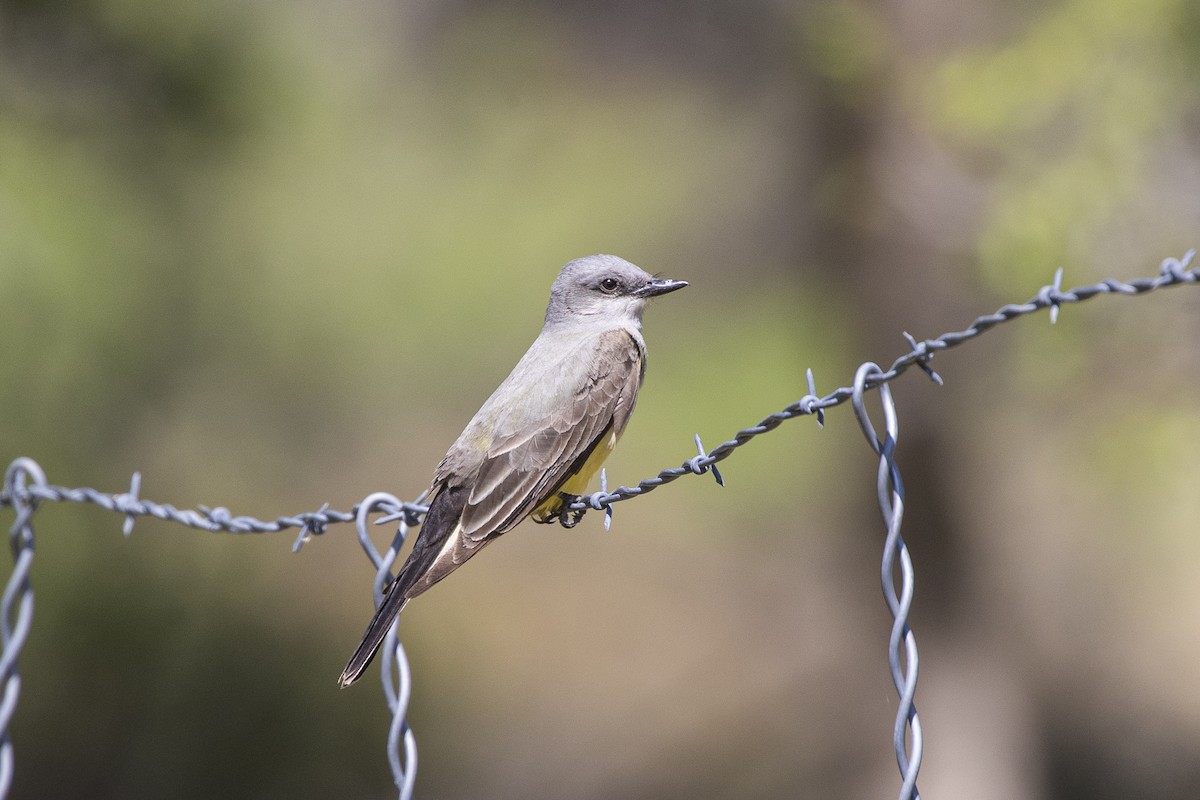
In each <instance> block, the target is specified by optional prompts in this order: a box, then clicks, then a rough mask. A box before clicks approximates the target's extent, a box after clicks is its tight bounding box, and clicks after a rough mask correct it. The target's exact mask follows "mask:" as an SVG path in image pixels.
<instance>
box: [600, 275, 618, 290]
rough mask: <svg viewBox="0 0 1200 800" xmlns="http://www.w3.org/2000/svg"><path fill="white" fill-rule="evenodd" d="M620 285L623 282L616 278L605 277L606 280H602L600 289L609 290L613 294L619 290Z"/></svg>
mask: <svg viewBox="0 0 1200 800" xmlns="http://www.w3.org/2000/svg"><path fill="white" fill-rule="evenodd" d="M620 286H621V282H620V281H618V280H617V279H616V278H605V279H604V280H602V281H600V291H602V292H607V293H608V294H612V293H613V292H615V291H617V289H619V288H620Z"/></svg>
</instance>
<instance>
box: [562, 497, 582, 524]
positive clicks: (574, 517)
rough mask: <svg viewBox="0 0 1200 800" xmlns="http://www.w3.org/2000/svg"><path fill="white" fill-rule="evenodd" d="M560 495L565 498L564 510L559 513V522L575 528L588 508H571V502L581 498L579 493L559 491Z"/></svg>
mask: <svg viewBox="0 0 1200 800" xmlns="http://www.w3.org/2000/svg"><path fill="white" fill-rule="evenodd" d="M558 496H559V497H561V498H562V500H563V510H562V511H560V512H559V513H558V524H559V525H562V526H563V527H564V528H574V527H575V526H576V525H578V524H579V520H581V519H583V515H584V514H586V513H587V509H586V508H579V509H575V510H572V509H571V504H572V503H574V502H575V501H576V500H578V499H579V495H577V494H567V493H565V492H559V493H558Z"/></svg>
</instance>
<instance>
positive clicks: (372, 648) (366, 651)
mask: <svg viewBox="0 0 1200 800" xmlns="http://www.w3.org/2000/svg"><path fill="white" fill-rule="evenodd" d="M391 588H392V589H397V587H396V583H395V582H393V583H392V585H391ZM404 595H405V592H403V591H399V590H397V591H390V592H388V593H387V594H386V595H384V597H383V602H382V603H380V605H379V608H378V609H377V610H376V611H375V616H374V617H372V618H371V624H369V625H368V626H367V632H366V633H364V634H363V638H362V641H361V642H359V643H358V648H357V649H356V650H355V651H354V655H352V656H350V661H349V662H348V663H347V664H346V668H345V669H344V670H342V677H341V678H339V679H338V684H339V685H340V686H341V687H342V688H343V689H345V688H346V687H347V686H349V685H350V684H352V683H354V682H355V681H356V680H358V679H359V677H361V676H362V674H363V671H364V670H365V669H366V668H367V666H368V665H369V664H370V663H371V659H373V658H375V653H377V652H378V651H379V645H380V644H382V643H383V637H385V636H387V632H388V631H389V630H391V627H392V625H393V624H394V623H395V622H396V620H397V619H399V618H400V612H401V611H402V610H403V609H404V606H406V605H407V604H408V598H407V597H405V596H404Z"/></svg>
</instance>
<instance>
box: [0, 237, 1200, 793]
mask: <svg viewBox="0 0 1200 800" xmlns="http://www.w3.org/2000/svg"><path fill="white" fill-rule="evenodd" d="M1194 255H1195V253H1194V251H1188V252H1187V253H1186V254H1185V255H1184V256H1183V258H1181V259H1176V258H1168V259H1165V260H1164V261H1163V262H1162V263H1161V265H1160V268H1159V274H1158V275H1157V276H1155V277H1152V278H1139V279H1136V280H1132V281H1129V282H1124V281H1118V280H1113V279H1109V280H1105V281H1101V282H1100V283H1096V284H1092V285H1089V286H1083V287H1078V288H1075V289H1069V290H1066V291H1064V290H1062V288H1061V284H1062V274H1063V273H1062V270H1061V269H1059V270H1058V271H1057V272H1056V273H1055V275H1054V280H1053V282H1052V283H1051V284H1049V285H1047V286H1043V287H1042V288H1041V289H1040V290H1038V292H1037V294H1035V295H1034V296H1033V297H1032V298H1031V299H1030V300H1028V301H1027V302H1025V303H1020V304H1009V305H1005V306H1002V307H1001V308H999V309H997V310H996V311H995V312H993V313H991V314H985V315H983V316H980V317H977V318H976V319H975V320H974V321H973V322H972V323H971V324H970V325H969V326H968V327H966V328H964V329H963V330H961V331H953V332H949V333H943V334H941V335H940V336H937V337H934V338H932V339H925V340H922V341H919V342H918V341H917V340H916V339H914V338H913V337H912V336H911V335H910V334H908V333H907V332H906V333H904V338H905V339H906V340H907V342H908V344H909V346H910V350H909V351H908V352H907V353H905V354H904V355H902V356H900V357H899V358H897V359H896V360H895V361H893V362H892V364H891V365H890V366H889V367H888V368H887V369H886V370H885V369H882V368H881V367H879V366H878V365H877V364H875V363H872V362H867V363H864V364H862V365H861V366H860V367H859V368H858V370H857V371H856V373H855V379H854V382H853V384H852V385H851V386H848V387H840V388H838V389H835V390H834V391H832V392H830V393H828V394H826V395H824V396H817V393H816V388H815V380H814V377H813V373H812V370H808V372H807V381H808V394H806V395H805V396H804V397H801V398H800V399H799V400H797V401H795V402H794V403H791V404H790V405H788V406H786V407H784V408H783V409H781V410H780V411H777V412H775V413H773V414H770V415H768V416H767V417H765V418H763V419H762V420H761V421H760V422H759V423H758V424H756V425H753V426H750V427H748V428H743V429H742V430H740V431H738V432H737V433H736V434H735V435H734V437H733V438H732V439H729V440H728V441H726V442H723V443H722V444H720V445H718V446H717V447H715V448H714V449H712V450H710V451H707V452H706V451H705V449H704V446H703V444H702V442H701V440H700V436H699V434H697V435H696V437H695V443H696V448H697V450H698V453H697V455H695V456H693V457H691V458H688V459H687V460H685V461H684V462H683V463H682V464H680V465H679V466H678V467H668V468H665V469H663V470H661V471H660V472H659V473H658V474H657V475H655V476H652V477H650V478H646V479H645V480H642V481H641V482H639V483H637V484H635V485H634V486H620V487H618V488H617V489H615V490H613V491H611V492H610V491H608V487H607V476H606V475H605V474H604V473H603V472H602V473H601V489H600V491H598V492H594V493H592V494H590V495H587V496H585V497H581V498H579V499H577V500H576V501H575V502H573V503H572V504H570V505H569V506H568V507H567V508H568V510H570V511H573V512H579V513H580V514H582V513H584V512H586V511H588V510H597V511H599V510H603V511H604V512H605V520H604V525H605V528H608V526H609V525H610V523H611V520H612V509H613V505H614V504H616V503H619V502H623V501H625V500H630V499H632V498H634V497H638V496H641V495H643V494H646V493H647V492H650V491H653V490H654V489H657V488H658V487H660V486H663V485H664V484H667V483H671V482H672V481H675V480H678V479H679V478H681V477H683V476H684V475H703V474H705V473H708V472H711V473H712V474H713V477H714V478H715V479H716V481H717V483H718V484H722V485H723V483H724V479H723V476H722V475H721V473H720V471H719V470H718V468H717V463H718V462H720V461H723V460H725V459H726V458H729V457H730V456H731V455H732V454H733V452H734V451H735V450H737V449H738V448H740V447H742V446H744V445H745V444H747V443H748V442H750V441H751V440H752V439H754V438H756V437H758V436H761V435H762V434H764V433H768V432H770V431H773V430H775V429H776V428H778V427H779V426H780V425H781V424H782V423H783V422H785V421H787V420H789V419H793V418H795V417H799V416H815V417H816V419H817V423H818V425H823V424H824V419H825V411H826V410H828V409H830V408H833V407H834V406H837V405H841V404H842V403H845V402H847V401H849V402H850V403H851V405H852V406H853V408H854V412H855V416H856V418H857V419H858V422H859V425H860V427H861V428H862V430H863V434H864V436H865V437H866V438H867V441H868V443H869V444H870V445H871V448H872V449H873V450H874V452H875V453H876V454H877V455H878V456H879V458H880V460H879V470H878V474H877V493H878V502H879V507H880V512H881V513H882V516H883V519H884V522H885V525H886V528H887V534H886V537H885V541H884V551H883V561H882V568H881V578H882V585H883V592H884V599H885V601H886V604H887V607H888V610H889V612H890V613H891V616H892V620H893V625H892V630H891V634H890V637H889V642H888V668H889V671H890V673H891V676H892V681H893V683H894V685H895V688H896V691H897V693H898V695H899V697H900V703H899V707H898V709H897V713H896V718H895V724H894V727H893V746H894V749H895V752H896V761H897V764H898V766H899V768H900V773H901V777H902V786H901V790H900V794H899V797H900V800H919V798H920V794H919V793H918V792H917V788H916V780H917V773H918V772H919V771H920V767H921V758H922V754H923V748H924V740H923V735H922V731H921V723H920V718H919V717H918V715H917V710H916V706H915V703H914V698H915V694H916V683H917V668H918V653H917V644H916V638H915V636H914V634H913V631H912V629H911V628H910V626H909V624H908V615H909V611H910V610H911V608H912V602H913V596H914V578H915V570H914V567H913V563H912V558H911V556H910V554H909V551H908V548H907V546H906V545H905V543H904V539H903V537H902V536H901V535H900V528H901V524H902V521H903V516H904V490H903V483H902V481H901V476H900V469H899V466H898V464H897V463H896V459H895V449H896V442H897V439H898V436H899V423H898V416H897V413H896V407H895V404H894V402H893V400H892V393H891V388H890V386H889V385H888V384H889V383H891V382H892V381H894V380H895V379H896V378H898V377H899V376H900V375H902V374H904V373H905V372H906V371H907V370H908V369H909V368H911V367H913V366H916V367H918V368H920V369H921V370H922V371H923V372H925V373H926V375H927V376H929V377H930V378H931V379H932V380H934V381H935V382H937V383H938V384H940V383H941V382H942V379H941V377H940V376H939V375H938V374H937V373H936V372H935V371H934V370H933V369H932V368H931V367H930V366H929V362H930V361H932V360H933V358H934V356H936V355H937V353H938V352H940V351H942V350H946V349H949V348H951V347H956V346H958V345H960V344H962V343H963V342H966V341H969V340H971V339H974V338H976V337H978V336H980V335H982V334H983V333H985V332H987V331H988V330H991V329H992V328H994V327H995V326H997V325H1000V324H1002V323H1005V322H1009V321H1011V320H1014V319H1017V318H1020V317H1023V316H1027V315H1029V314H1033V313H1035V312H1037V311H1040V310H1042V309H1049V312H1050V320H1051V322H1054V321H1055V320H1056V319H1057V317H1058V312H1059V308H1060V307H1061V306H1063V305H1065V304H1069V303H1080V302H1083V301H1085V300H1089V299H1091V298H1093V297H1096V296H1098V295H1101V294H1116V295H1126V296H1132V295H1140V294H1145V293H1147V292H1151V291H1154V290H1156V289H1161V288H1168V287H1172V286H1180V285H1184V284H1196V283H1200V272H1197V270H1195V269H1191V268H1190V264H1191V261H1192V259H1193V257H1194ZM872 390H877V391H878V395H879V398H880V401H881V404H882V406H883V413H884V418H885V428H884V430H885V435H884V437H883V438H882V439H881V438H880V437H879V436H878V435H877V433H876V430H875V428H874V426H873V425H872V423H871V421H870V416H869V414H868V413H867V411H866V406H865V399H864V398H865V394H866V392H868V391H872ZM140 485H141V476H140V473H134V475H133V477H132V480H131V482H130V488H129V491H127V492H121V493H116V494H109V493H105V492H100V491H97V490H95V489H89V488H79V489H68V488H64V487H61V486H53V485H50V484H49V483H48V482H47V481H46V477H45V474H44V473H43V471H42V469H41V467H40V466H39V465H38V464H37V462H35V461H33V460H32V459H30V458H24V457H22V458H17V459H15V460H14V461H13V462H12V463H11V464H9V466H8V469H7V470H6V472H5V477H4V487H3V489H2V490H0V507H4V506H11V507H12V508H13V510H14V511H15V519H14V521H13V524H12V526H11V528H10V529H9V538H10V546H11V548H12V551H13V557H14V567H13V572H12V574H11V575H10V576H9V579H8V582H7V584H6V586H5V590H4V593H3V595H2V596H0V645H2V653H0V683H2V687H0V800H2V798H5V797H7V795H8V791H9V789H10V788H11V785H12V775H13V764H14V758H13V750H12V743H11V740H10V734H9V723H10V721H11V719H12V716H13V713H14V712H15V710H16V706H17V700H18V697H19V694H20V675H19V673H18V671H17V658H18V656H19V654H20V652H21V648H22V647H23V645H24V643H25V639H26V638H27V636H28V634H29V630H30V627H31V624H32V618H33V588H32V585H31V584H30V580H29V574H30V569H31V567H32V562H33V552H34V550H33V545H34V531H33V517H34V514H35V512H36V511H37V509H38V506H39V504H40V503H42V502H71V503H91V504H94V505H97V506H99V507H101V508H104V509H106V510H108V511H112V512H115V513H118V514H121V515H123V516H124V517H125V521H124V525H123V531H124V533H125V535H126V536H128V535H130V534H131V533H132V531H133V526H134V523H135V521H136V520H137V518H139V517H155V518H158V519H160V520H164V521H169V522H175V523H178V524H181V525H185V526H187V527H191V528H196V529H199V530H205V531H214V532H215V531H221V532H228V533H277V532H281V531H284V530H289V529H294V528H299V529H300V532H299V535H298V536H297V538H296V541H295V544H294V545H293V550H299V549H300V547H301V546H302V545H303V544H304V542H306V541H307V540H308V539H310V538H311V537H312V536H316V535H320V534H323V533H325V531H326V530H327V529H328V527H329V526H330V525H333V524H338V523H347V522H354V523H355V526H356V529H357V532H358V539H359V542H360V544H361V545H362V547H363V550H364V551H365V552H366V554H367V557H368V558H369V559H370V561H371V563H372V565H373V566H374V567H375V569H376V576H375V580H374V584H373V586H374V599H375V603H376V605H378V604H379V602H380V601H381V600H382V596H383V589H384V588H385V587H386V586H387V584H388V583H390V582H391V580H392V572H391V568H392V566H393V564H395V561H396V557H397V555H398V554H399V552H400V549H401V548H402V546H403V544H404V540H405V538H406V537H407V534H408V531H409V530H410V528H412V527H414V526H416V525H418V524H420V520H421V517H422V516H423V515H424V514H425V512H426V511H427V510H428V507H427V506H425V505H423V504H422V503H421V499H422V498H420V497H419V498H417V500H416V501H413V502H405V501H401V500H399V499H398V498H396V497H395V496H393V495H390V494H387V493H383V492H376V493H373V494H370V495H368V496H367V497H366V498H365V499H364V500H363V501H362V502H360V503H359V504H357V505H355V506H354V507H353V508H352V509H351V510H350V511H349V512H342V511H335V510H331V509H330V508H329V506H328V504H325V505H322V506H321V507H320V508H319V509H317V510H316V511H310V512H304V513H301V514H295V515H290V516H280V517H276V518H275V519H274V520H267V521H264V520H259V519H256V518H255V517H250V516H243V515H238V516H235V515H234V514H233V513H232V512H230V511H229V510H228V509H226V508H223V507H216V508H209V507H207V506H198V507H197V508H196V509H182V510H181V509H178V508H176V507H175V506H172V505H169V504H163V503H155V502H153V501H150V500H146V499H144V498H141V497H139V490H140ZM375 513H379V514H382V516H381V517H380V518H379V519H376V520H375V524H377V525H378V524H387V523H392V522H395V523H397V529H396V533H395V535H394V536H393V538H392V541H391V544H390V546H389V547H388V549H387V550H386V551H385V552H383V553H380V552H379V551H378V550H377V549H376V547H375V545H374V543H373V542H372V540H371V538H370V536H369V533H368V524H369V517H370V516H371V515H372V514H375ZM577 519H578V517H577V516H576V517H575V518H574V519H573V520H572V521H571V522H570V523H569V524H574V522H575V521H577ZM563 524H564V525H566V524H568V518H567V517H566V516H565V515H564V518H563ZM897 570H898V577H899V588H897V586H896V577H897ZM382 651H383V652H382V656H381V658H382V665H383V668H382V669H381V673H382V680H383V685H384V695H385V698H386V701H387V705H388V708H389V710H390V712H391V714H392V722H391V724H390V726H389V732H388V743H387V751H388V761H389V765H390V767H391V769H392V774H393V779H394V781H395V783H396V787H397V790H398V791H399V797H400V798H401V800H409V798H411V796H412V791H413V785H414V781H415V777H416V763H417V749H416V738H415V736H414V734H413V732H412V729H411V728H409V726H408V723H407V721H406V715H407V708H408V703H409V699H410V692H411V674H410V671H409V666H408V660H407V657H406V655H405V652H404V648H403V646H402V645H401V644H400V643H399V641H398V640H397V639H396V629H395V627H394V626H393V628H392V630H391V631H390V632H389V634H388V636H387V638H386V639H385V641H384V646H383V648H382Z"/></svg>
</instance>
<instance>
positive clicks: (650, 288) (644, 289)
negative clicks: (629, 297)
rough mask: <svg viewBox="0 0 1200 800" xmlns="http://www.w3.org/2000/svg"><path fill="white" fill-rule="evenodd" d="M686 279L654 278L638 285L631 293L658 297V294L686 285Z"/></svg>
mask: <svg viewBox="0 0 1200 800" xmlns="http://www.w3.org/2000/svg"><path fill="white" fill-rule="evenodd" d="M687 285H688V283H687V281H673V280H670V279H669V278H655V279H654V280H652V281H650V282H649V283H647V284H646V285H645V286H639V287H638V288H637V289H634V290H633V292H632V293H631V294H633V296H634V297H658V296H659V295H660V294H666V293H668V292H673V291H675V290H676V289H682V288H683V287H685V286H687Z"/></svg>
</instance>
